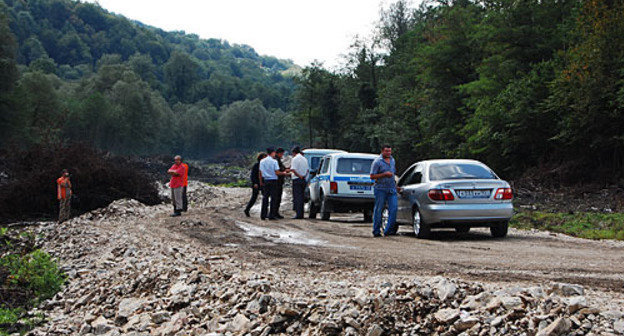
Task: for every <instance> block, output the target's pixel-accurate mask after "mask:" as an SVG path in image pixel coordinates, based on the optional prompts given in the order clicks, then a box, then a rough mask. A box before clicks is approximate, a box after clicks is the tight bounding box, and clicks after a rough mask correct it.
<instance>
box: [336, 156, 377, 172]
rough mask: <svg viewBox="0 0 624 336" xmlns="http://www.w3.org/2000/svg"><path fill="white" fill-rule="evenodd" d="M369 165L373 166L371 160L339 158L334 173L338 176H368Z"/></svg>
mask: <svg viewBox="0 0 624 336" xmlns="http://www.w3.org/2000/svg"><path fill="white" fill-rule="evenodd" d="M371 164H373V159H358V158H340V159H338V166H337V167H336V172H337V173H338V174H357V175H368V174H370V168H371Z"/></svg>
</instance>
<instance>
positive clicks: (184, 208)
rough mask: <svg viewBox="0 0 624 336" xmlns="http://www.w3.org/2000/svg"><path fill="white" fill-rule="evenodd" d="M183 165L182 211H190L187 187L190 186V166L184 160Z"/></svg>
mask: <svg viewBox="0 0 624 336" xmlns="http://www.w3.org/2000/svg"><path fill="white" fill-rule="evenodd" d="M182 165H183V166H184V169H185V170H184V176H183V179H184V186H183V187H182V211H184V212H186V211H188V198H187V197H186V189H187V187H188V171H189V166H188V165H187V164H186V163H184V162H182Z"/></svg>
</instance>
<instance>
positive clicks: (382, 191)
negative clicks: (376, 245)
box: [370, 145, 398, 237]
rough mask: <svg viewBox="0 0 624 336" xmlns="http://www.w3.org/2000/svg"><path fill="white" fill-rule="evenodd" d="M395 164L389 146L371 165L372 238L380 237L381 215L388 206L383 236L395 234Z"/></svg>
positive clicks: (384, 148) (386, 146) (382, 149)
mask: <svg viewBox="0 0 624 336" xmlns="http://www.w3.org/2000/svg"><path fill="white" fill-rule="evenodd" d="M395 174H396V168H395V162H394V158H393V157H392V148H391V147H390V146H389V145H384V146H382V147H381V155H380V156H379V157H378V158H376V159H375V161H373V164H372V165H371V171H370V178H371V179H373V180H375V185H374V187H373V188H374V192H375V209H374V211H373V236H374V237H381V213H382V212H383V209H384V207H385V206H386V203H387V204H388V223H386V230H385V231H384V235H386V236H391V235H395V234H396V232H397V228H396V213H397V207H398V203H397V202H398V197H397V186H396V181H395V180H394V176H395Z"/></svg>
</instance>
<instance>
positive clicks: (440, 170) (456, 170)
mask: <svg viewBox="0 0 624 336" xmlns="http://www.w3.org/2000/svg"><path fill="white" fill-rule="evenodd" d="M475 179H496V175H494V173H493V172H492V171H491V170H489V169H488V168H487V167H484V166H482V165H478V164H473V163H434V164H432V165H431V166H430V167H429V180H431V181H440V180H475Z"/></svg>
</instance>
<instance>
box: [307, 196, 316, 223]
mask: <svg viewBox="0 0 624 336" xmlns="http://www.w3.org/2000/svg"><path fill="white" fill-rule="evenodd" d="M308 208H309V209H310V216H309V217H310V219H315V218H316V214H317V213H318V208H317V207H316V204H314V201H313V200H311V199H310V201H308Z"/></svg>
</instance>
